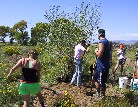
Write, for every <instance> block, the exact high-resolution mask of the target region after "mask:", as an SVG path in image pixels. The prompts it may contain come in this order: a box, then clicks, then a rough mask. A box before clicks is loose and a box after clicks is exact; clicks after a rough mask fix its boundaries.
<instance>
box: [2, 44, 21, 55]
mask: <svg viewBox="0 0 138 107" xmlns="http://www.w3.org/2000/svg"><path fill="white" fill-rule="evenodd" d="M3 51H4V54H6V55H9V56H11V55H13V54H20V49H19V48H17V47H15V46H7V47H4V48H3Z"/></svg>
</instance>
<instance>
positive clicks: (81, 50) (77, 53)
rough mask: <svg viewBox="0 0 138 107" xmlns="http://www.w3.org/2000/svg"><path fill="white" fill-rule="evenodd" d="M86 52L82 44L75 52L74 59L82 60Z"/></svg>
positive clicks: (77, 46)
mask: <svg viewBox="0 0 138 107" xmlns="http://www.w3.org/2000/svg"><path fill="white" fill-rule="evenodd" d="M84 50H86V49H85V48H84V47H83V46H82V45H81V44H78V45H76V46H75V50H74V51H75V55H74V58H78V59H82V55H83V53H84Z"/></svg>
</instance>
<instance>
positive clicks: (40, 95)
mask: <svg viewBox="0 0 138 107" xmlns="http://www.w3.org/2000/svg"><path fill="white" fill-rule="evenodd" d="M36 96H37V97H38V100H39V103H40V104H41V106H42V107H45V106H44V100H43V97H42V94H41V91H40V92H38V93H37V94H36Z"/></svg>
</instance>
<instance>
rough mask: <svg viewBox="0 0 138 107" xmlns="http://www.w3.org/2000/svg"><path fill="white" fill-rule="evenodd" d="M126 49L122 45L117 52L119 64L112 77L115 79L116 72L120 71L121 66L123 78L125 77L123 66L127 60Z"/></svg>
mask: <svg viewBox="0 0 138 107" xmlns="http://www.w3.org/2000/svg"><path fill="white" fill-rule="evenodd" d="M125 54H126V52H125V49H124V45H123V44H120V46H119V49H118V50H117V64H116V66H115V68H114V70H113V72H112V76H113V78H114V79H115V72H116V70H117V69H118V67H119V65H120V66H121V76H122V75H123V66H124V64H125V61H126V58H125Z"/></svg>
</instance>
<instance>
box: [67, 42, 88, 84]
mask: <svg viewBox="0 0 138 107" xmlns="http://www.w3.org/2000/svg"><path fill="white" fill-rule="evenodd" d="M85 46H86V41H85V40H81V41H80V43H79V44H78V45H76V46H75V49H74V51H75V54H74V62H75V66H76V72H75V73H74V75H73V77H72V80H71V83H70V84H71V85H72V84H74V83H75V81H76V80H77V86H81V85H82V83H81V74H82V60H83V55H84V53H85V52H88V51H89V48H87V49H85Z"/></svg>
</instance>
